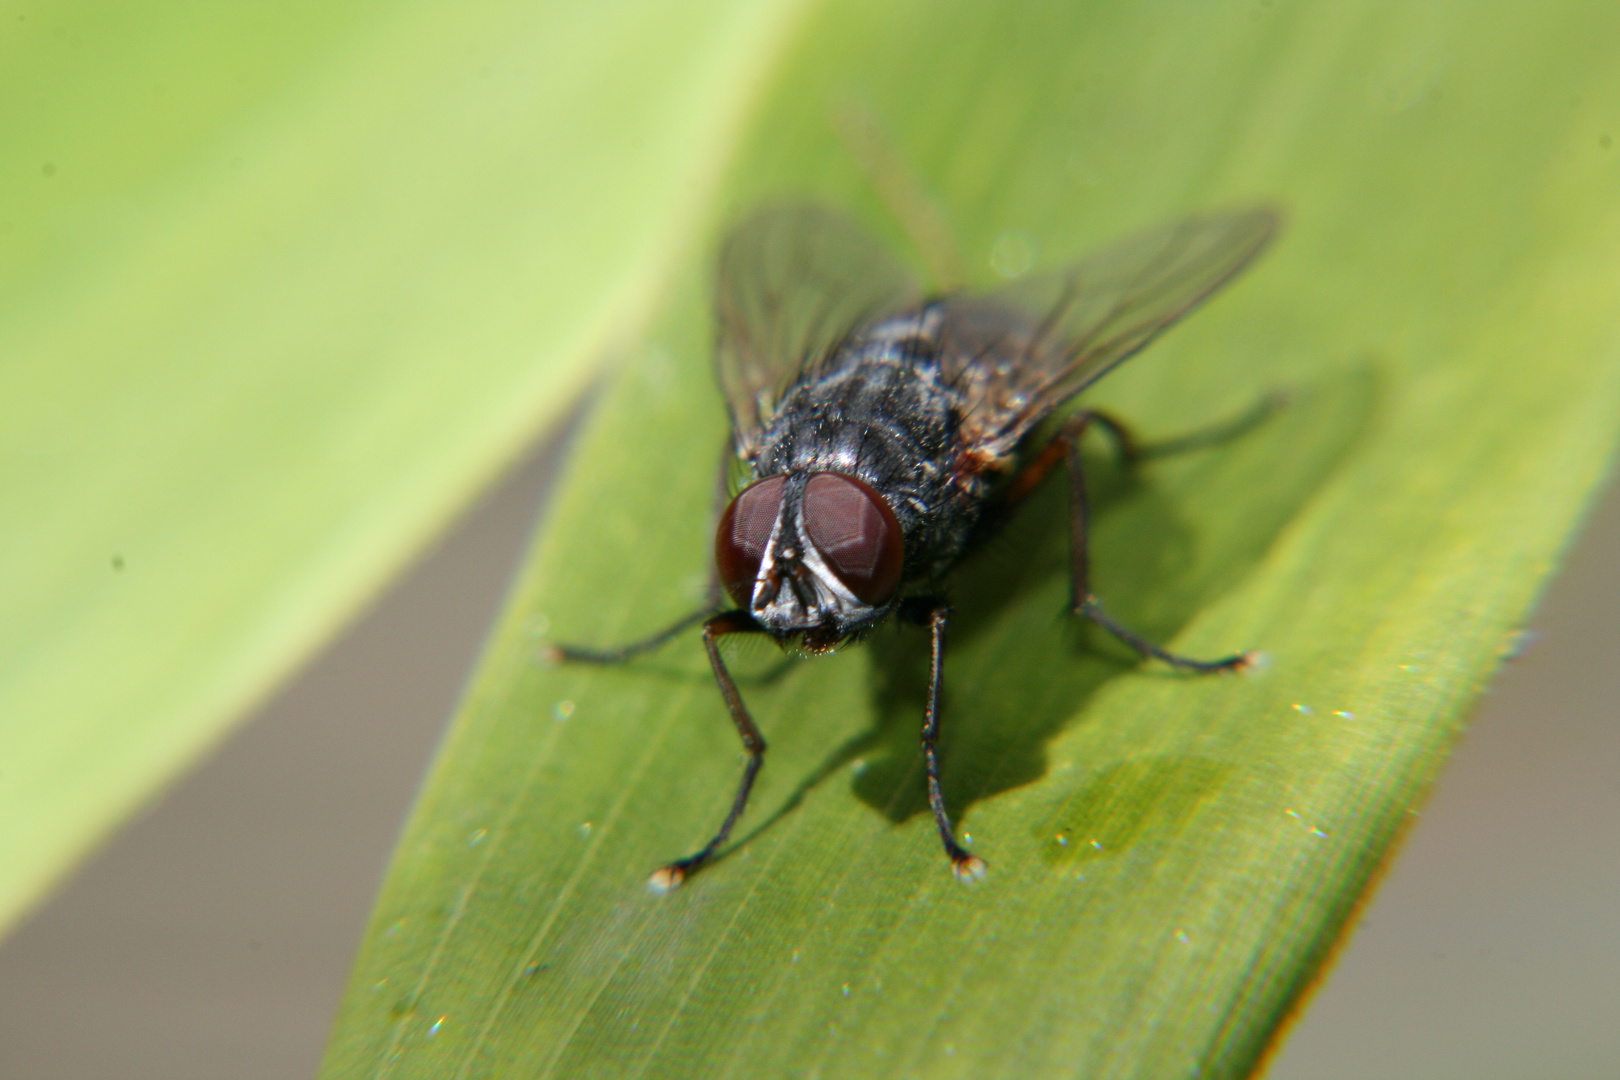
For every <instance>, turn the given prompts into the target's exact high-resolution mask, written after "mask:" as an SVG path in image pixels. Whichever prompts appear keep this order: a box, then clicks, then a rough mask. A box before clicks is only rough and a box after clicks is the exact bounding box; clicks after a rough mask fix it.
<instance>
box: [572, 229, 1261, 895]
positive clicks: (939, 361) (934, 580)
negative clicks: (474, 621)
mask: <svg viewBox="0 0 1620 1080" xmlns="http://www.w3.org/2000/svg"><path fill="white" fill-rule="evenodd" d="M1278 221H1279V215H1278V214H1277V212H1276V211H1275V210H1273V209H1272V208H1270V207H1266V206H1255V207H1249V208H1243V209H1237V210H1232V211H1228V212H1224V213H1214V214H1209V215H1205V216H1200V217H1191V218H1187V219H1185V220H1182V221H1178V222H1175V223H1173V224H1170V225H1167V226H1163V227H1160V228H1156V229H1151V230H1148V231H1146V232H1142V233H1139V234H1137V235H1135V236H1132V237H1130V238H1128V239H1126V240H1124V241H1122V242H1119V243H1116V244H1114V245H1113V246H1111V247H1107V248H1104V249H1103V250H1101V251H1099V252H1097V253H1096V254H1093V255H1091V256H1090V257H1088V258H1085V259H1082V260H1081V261H1079V262H1076V263H1074V264H1072V265H1070V266H1069V267H1067V268H1066V269H1063V270H1059V271H1056V272H1051V273H1046V274H1037V275H1031V276H1030V277H1028V278H1026V279H1023V280H1019V281H1017V282H1014V283H1013V284H1010V285H1008V286H1004V287H1002V288H1000V289H997V290H994V291H990V292H982V293H971V292H963V293H950V294H946V295H943V296H934V297H926V296H924V295H923V294H922V293H921V292H920V290H919V289H918V286H917V285H916V283H915V282H914V280H913V279H912V277H911V275H910V274H909V273H908V272H907V271H906V270H905V269H904V267H902V266H901V264H900V263H899V262H898V260H896V259H895V258H894V257H893V256H892V255H891V254H890V253H889V251H888V250H887V249H886V248H885V247H884V246H883V245H882V244H881V243H880V242H878V241H877V240H876V239H874V238H873V237H871V236H870V235H868V234H867V233H866V232H865V231H863V230H862V229H861V228H860V227H859V226H857V225H856V224H854V223H853V222H852V221H850V220H849V219H848V218H846V217H844V216H843V215H841V214H839V213H837V212H835V211H833V210H830V209H827V208H824V207H820V206H816V205H810V204H781V205H773V206H767V207H766V208H764V209H761V210H759V211H756V212H755V213H753V214H752V215H750V216H748V217H746V218H744V219H743V220H742V221H741V222H740V223H739V224H738V225H736V226H735V227H734V228H733V229H732V230H731V231H730V233H729V234H728V235H727V236H726V237H725V239H724V241H723V243H722V244H721V248H720V254H719V260H718V274H717V278H716V287H715V298H714V303H715V314H716V322H717V330H718V341H717V353H716V367H717V372H718V376H719V382H720V388H721V390H722V392H723V393H724V395H725V401H726V406H727V409H728V410H729V412H730V416H731V439H730V445H729V448H728V454H727V459H728V462H727V468H728V470H729V472H730V474H731V476H732V482H731V484H730V485H729V487H728V494H729V498H728V499H727V500H726V502H725V505H724V508H723V510H722V512H721V513H720V517H719V524H718V527H717V529H716V531H715V540H714V558H715V572H716V583H717V585H718V586H719V588H718V589H716V590H715V593H716V596H717V598H718V597H719V594H720V593H721V592H723V594H724V597H725V598H728V599H729V600H730V604H731V606H725V605H724V604H723V603H717V604H715V605H713V606H711V607H708V608H705V609H704V610H702V611H699V612H696V613H694V614H693V615H691V616H688V617H687V618H686V619H683V620H682V621H681V622H679V623H677V624H675V625H674V626H672V627H670V628H669V629H667V630H665V631H664V632H662V633H660V634H657V635H655V636H653V637H651V638H648V639H647V640H645V641H641V642H637V643H636V644H633V645H629V646H626V647H624V648H620V649H615V650H609V651H597V650H589V649H582V648H575V647H568V646H564V647H557V648H554V649H553V655H554V656H555V657H556V658H559V659H565V660H575V661H584V662H594V663H615V662H619V661H623V660H627V659H629V658H631V657H633V656H636V655H638V654H640V653H643V652H646V651H647V650H649V649H652V648H654V647H656V646H658V645H660V644H662V643H663V642H665V641H667V640H668V639H669V638H671V637H673V636H674V635H675V634H677V633H679V632H680V631H681V630H683V629H686V628H687V627H690V626H692V625H695V624H697V623H699V622H701V624H702V636H703V646H704V649H705V650H706V651H707V653H708V657H709V664H710V666H711V667H712V668H713V669H714V678H715V681H716V683H718V684H719V688H720V696H721V698H722V699H723V700H724V701H725V705H726V708H727V710H728V711H729V712H730V714H731V720H732V723H733V724H735V725H736V728H737V733H738V735H739V736H740V738H741V740H742V745H743V749H744V750H745V751H746V753H747V762H746V764H745V766H744V768H743V773H742V779H741V781H740V782H739V783H738V785H737V791H736V794H735V796H734V797H733V799H732V803H731V808H730V810H729V812H728V813H727V814H726V817H725V820H724V821H723V822H722V823H721V825H720V828H719V830H718V831H717V832H716V833H715V834H714V836H713V838H712V839H710V840H709V842H708V843H707V844H705V845H704V846H703V848H702V849H701V850H699V851H698V852H696V853H695V854H693V855H690V856H688V857H686V858H684V859H679V860H676V861H675V862H672V863H670V864H668V865H667V866H664V867H662V868H661V869H660V870H658V871H657V872H656V873H655V874H654V875H653V876H652V879H651V884H652V886H653V887H654V888H656V889H659V890H666V889H671V888H674V887H675V886H677V885H679V884H680V883H681V882H682V881H683V880H684V879H685V878H686V877H687V876H688V875H689V874H691V873H692V872H693V871H695V870H697V869H698V868H699V867H701V866H702V865H703V864H705V863H707V862H708V861H709V860H710V859H712V858H713V857H714V855H715V853H716V852H717V851H718V850H719V849H720V847H721V845H723V844H724V843H725V841H726V838H727V837H728V836H729V835H730V834H731V829H732V826H733V825H735V824H736V822H737V819H738V817H739V816H740V815H741V814H742V812H743V808H744V807H745V806H746V805H747V802H748V793H749V791H750V789H751V788H752V787H753V784H754V778H755V777H756V776H757V775H758V773H759V769H760V766H761V764H763V762H764V754H765V740H764V738H763V737H762V736H761V735H760V732H759V728H758V727H757V726H756V725H755V723H754V720H753V718H752V717H751V716H750V715H749V713H748V708H747V706H746V705H744V703H743V700H742V696H741V695H740V694H739V693H738V691H737V685H736V683H735V682H734V681H733V680H732V677H731V674H730V673H729V672H728V671H727V669H726V664H725V661H724V659H722V657H721V655H720V649H719V641H720V639H721V638H723V637H725V636H727V635H729V634H764V635H766V636H768V637H771V638H773V639H775V640H776V641H777V642H778V643H779V644H781V645H782V646H783V647H796V648H797V649H799V650H800V651H803V652H805V653H808V654H812V655H813V654H817V653H822V652H826V651H828V650H830V649H833V648H834V647H836V646H838V645H840V644H842V643H844V642H848V641H851V640H854V639H858V638H860V637H861V636H862V635H864V634H865V633H866V632H867V631H869V630H871V629H872V628H873V627H874V626H876V625H877V624H878V623H880V622H882V621H883V620H884V619H886V618H888V617H889V616H891V615H897V616H899V617H900V618H901V619H903V620H905V621H908V622H911V623H915V624H919V625H921V626H923V627H926V628H927V630H928V632H929V634H930V638H931V650H930V670H929V680H928V698H927V704H926V707H925V711H924V715H923V722H922V753H923V760H924V764H925V766H926V772H927V784H928V802H929V806H930V808H931V809H932V811H933V816H934V822H935V824H936V825H937V826H938V829H939V838H940V842H941V843H942V844H943V846H944V848H945V854H946V856H947V857H949V859H950V861H951V867H952V870H953V872H954V873H955V875H956V877H957V878H958V879H960V880H963V881H972V880H974V879H976V878H978V877H981V876H982V875H983V873H984V868H985V864H984V862H983V860H982V859H980V858H978V857H977V856H974V855H971V854H969V853H968V852H967V851H966V850H964V849H963V848H962V846H961V845H960V844H959V843H958V842H957V840H956V837H955V835H954V833H953V832H952V828H951V822H950V818H949V816H948V815H947V813H946V807H945V800H944V798H943V796H942V795H941V793H940V784H939V761H938V753H937V749H936V746H937V742H938V738H939V730H940V681H941V673H942V666H943V662H944V656H945V628H946V624H947V622H948V621H949V618H950V606H949V604H948V603H947V602H946V601H945V599H944V597H943V593H942V591H941V590H942V582H943V579H944V578H945V575H946V574H947V572H948V571H949V570H950V569H951V567H952V566H953V565H955V564H956V562H957V561H958V560H959V559H961V557H962V556H963V554H964V553H965V552H967V551H969V550H970V549H971V548H973V547H974V546H975V545H976V544H977V543H978V542H980V541H981V540H982V539H983V538H984V537H985V536H987V535H988V534H989V533H990V532H992V531H994V529H995V528H996V527H997V526H998V525H999V524H1000V523H1001V522H1003V521H1004V520H1006V518H1007V517H1008V516H1009V514H1010V513H1011V512H1012V511H1013V510H1014V509H1015V508H1016V507H1017V506H1018V505H1019V504H1020V503H1021V502H1022V501H1023V500H1024V499H1025V498H1027V497H1028V496H1029V494H1030V493H1031V492H1032V491H1033V490H1034V489H1035V487H1036V486H1037V485H1038V484H1039V483H1040V482H1041V481H1042V479H1043V478H1044V477H1045V476H1046V475H1047V473H1049V472H1050V471H1051V470H1052V469H1053V468H1054V467H1055V466H1056V465H1058V464H1059V463H1060V462H1061V463H1063V464H1065V465H1066V466H1067V472H1068V478H1069V490H1070V504H1069V505H1070V533H1071V535H1070V543H1071V553H1070V560H1071V566H1070V569H1071V586H1072V588H1071V606H1072V610H1073V612H1074V613H1075V614H1076V615H1080V616H1083V617H1085V618H1087V619H1089V620H1091V621H1092V622H1094V623H1096V624H1097V625H1099V626H1101V627H1102V628H1103V629H1105V630H1107V631H1108V632H1109V633H1111V634H1113V635H1114V636H1115V637H1117V638H1119V639H1120V640H1121V641H1123V642H1124V643H1125V644H1127V645H1129V646H1130V647H1132V648H1133V649H1135V650H1136V651H1137V652H1139V653H1141V654H1142V655H1144V656H1151V657H1154V658H1156V659H1158V660H1161V661H1164V662H1166V663H1169V664H1172V665H1174V666H1176V667H1179V668H1183V669H1188V670H1192V671H1227V670H1233V669H1237V668H1241V667H1243V666H1244V665H1245V664H1247V663H1248V662H1249V661H1250V658H1251V657H1250V654H1248V653H1240V654H1237V655H1234V656H1228V657H1225V658H1223V659H1218V660H1193V659H1188V658H1186V657H1182V656H1177V655H1174V654H1172V653H1169V652H1166V651H1165V650H1163V649H1161V648H1159V647H1158V646H1157V645H1154V644H1152V643H1151V642H1149V641H1147V640H1146V639H1145V638H1142V637H1140V636H1139V635H1137V634H1135V633H1133V632H1132V631H1130V630H1128V629H1127V628H1125V627H1124V626H1121V625H1120V624H1118V623H1117V622H1115V621H1114V620H1113V619H1112V618H1110V617H1109V616H1108V615H1106V614H1105V613H1104V611H1103V609H1102V606H1101V604H1100V602H1099V601H1098V599H1097V598H1096V596H1094V595H1093V594H1092V592H1091V587H1090V582H1089V577H1088V562H1087V551H1086V546H1087V520H1088V517H1087V504H1086V488H1085V481H1084V478H1083V476H1082V473H1081V470H1080V452H1079V446H1080V439H1081V436H1082V434H1083V433H1084V432H1085V431H1086V430H1087V429H1088V428H1092V427H1096V428H1098V429H1099V430H1100V431H1102V432H1103V433H1104V434H1105V435H1107V436H1108V437H1109V438H1111V439H1112V441H1113V442H1114V444H1115V446H1116V449H1117V450H1118V451H1119V453H1120V456H1121V457H1122V458H1124V459H1125V461H1126V462H1127V463H1130V462H1132V461H1134V460H1137V459H1139V458H1141V457H1143V456H1145V454H1146V453H1148V452H1150V450H1151V448H1145V447H1139V446H1138V445H1137V444H1136V443H1135V442H1134V440H1133V439H1132V438H1131V437H1130V435H1129V434H1128V433H1127V430H1126V428H1125V427H1124V426H1123V425H1121V424H1120V423H1119V422H1118V421H1117V420H1115V419H1114V418H1112V417H1110V416H1108V415H1107V414H1105V413H1102V412H1098V411H1095V410H1089V409H1086V410H1079V411H1075V412H1073V413H1070V414H1069V415H1067V416H1066V417H1059V416H1056V415H1055V414H1057V413H1058V411H1059V410H1060V409H1062V408H1063V406H1064V405H1065V404H1066V403H1067V402H1068V401H1069V400H1070V399H1071V398H1073V397H1074V396H1075V395H1076V394H1078V393H1080V392H1081V391H1082V390H1084V389H1085V388H1086V387H1088V386H1090V385H1091V384H1092V383H1093V382H1095V381H1096V380H1097V379H1099V378H1101V377H1102V376H1103V375H1105V374H1107V373H1108V372H1109V371H1110V370H1112V369H1113V368H1115V367H1117V366H1118V365H1119V364H1121V363H1123V362H1124V361H1125V360H1127V359H1129V358H1130V357H1131V356H1134V355H1135V354H1136V353H1137V352H1139V351H1141V350H1142V349H1143V348H1144V347H1145V346H1146V345H1147V344H1148V343H1149V342H1151V341H1152V340H1153V339H1154V338H1155V337H1157V336H1158V335H1159V334H1160V333H1162V332H1163V331H1164V330H1165V329H1166V328H1167V327H1169V326H1170V325H1171V324H1172V323H1174V322H1175V321H1176V320H1178V319H1180V318H1181V317H1182V316H1183V315H1185V314H1187V312H1189V311H1191V310H1192V309H1193V308H1194V307H1196V306H1198V304H1199V303H1201V302H1202V301H1203V300H1204V299H1206V298H1207V297H1209V296H1210V295H1211V294H1212V293H1214V292H1215V291H1216V290H1217V289H1219V288H1220V287H1221V286H1222V285H1224V284H1226V283H1227V282H1228V281H1230V280H1231V279H1232V278H1233V277H1234V276H1235V275H1236V274H1237V273H1238V272H1239V271H1240V270H1242V269H1243V268H1244V267H1245V266H1246V265H1248V263H1249V262H1250V261H1251V260H1252V259H1254V257H1255V256H1256V255H1257V254H1259V252H1260V251H1261V249H1262V248H1264V247H1265V245H1266V243H1267V242H1268V241H1269V240H1270V238H1271V237H1272V235H1273V234H1274V233H1275V232H1276V230H1277V227H1278ZM1048 420H1052V421H1053V423H1050V424H1048V423H1045V421H1048ZM1186 443H1187V441H1186V440H1183V441H1182V443H1181V445H1186ZM1166 446H1168V444H1166ZM1163 448H1164V447H1161V448H1160V449H1163Z"/></svg>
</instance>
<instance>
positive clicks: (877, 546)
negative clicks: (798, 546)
mask: <svg viewBox="0 0 1620 1080" xmlns="http://www.w3.org/2000/svg"><path fill="white" fill-rule="evenodd" d="M804 529H805V532H806V533H808V534H809V536H810V542H811V543H812V544H814V545H816V550H817V551H819V552H821V557H822V559H824V560H825V561H826V563H827V565H828V566H829V567H831V568H832V571H833V573H835V574H837V575H838V580H840V581H842V582H843V583H844V586H845V588H847V589H849V591H850V592H852V593H854V594H855V596H856V597H857V598H858V599H859V600H860V601H861V602H862V603H864V604H871V605H873V606H876V605H878V604H881V603H882V602H883V601H885V600H887V599H888V598H889V596H890V595H891V594H892V593H893V592H894V590H895V587H896V586H897V585H899V584H900V571H901V569H902V568H903V567H904V565H905V561H906V560H905V555H906V549H905V539H904V537H903V536H902V535H901V533H900V522H898V521H897V520H895V516H894V511H893V510H891V509H889V504H888V503H886V502H884V501H883V496H881V495H879V494H878V493H877V492H875V491H873V490H872V489H871V488H870V487H868V486H867V485H866V484H864V483H862V482H861V481H859V480H857V479H855V478H854V477H853V476H845V475H844V474H842V473H817V474H816V475H814V476H812V477H811V478H810V482H809V483H808V484H806V485H805V489H804Z"/></svg>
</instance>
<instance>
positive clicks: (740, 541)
mask: <svg viewBox="0 0 1620 1080" xmlns="http://www.w3.org/2000/svg"><path fill="white" fill-rule="evenodd" d="M786 479H787V477H785V476H768V477H766V478H765V479H763V480H761V481H759V482H758V483H757V484H750V485H749V486H748V487H746V488H744V489H743V490H742V491H740V492H738V493H737V497H736V498H735V499H732V500H731V505H729V506H727V507H726V512H725V513H723V514H721V515H720V526H719V528H717V529H716V530H715V532H714V564H715V566H716V567H717V568H718V569H719V571H720V584H722V585H724V586H725V588H726V593H727V594H728V595H729V596H730V597H731V599H732V600H733V602H735V603H736V605H737V606H738V607H742V608H745V607H747V606H748V601H749V600H750V599H751V598H752V597H753V595H754V579H755V578H757V577H759V563H760V560H761V559H763V558H764V557H765V545H766V544H767V543H769V542H770V539H771V529H773V528H774V527H775V526H776V513H777V511H778V510H780V509H781V507H782V484H783V482H784V481H786Z"/></svg>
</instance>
